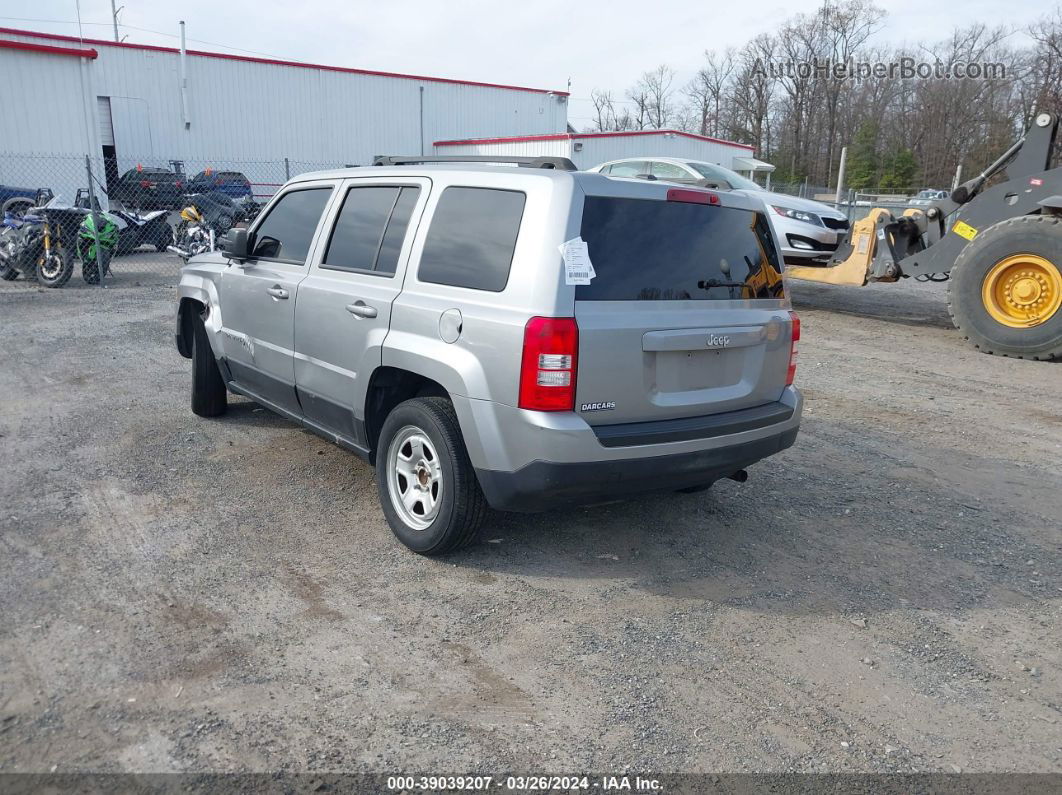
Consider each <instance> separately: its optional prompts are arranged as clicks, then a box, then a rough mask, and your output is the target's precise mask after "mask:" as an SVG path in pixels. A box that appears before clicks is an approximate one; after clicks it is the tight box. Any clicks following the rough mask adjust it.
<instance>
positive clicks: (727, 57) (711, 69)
mask: <svg viewBox="0 0 1062 795" xmlns="http://www.w3.org/2000/svg"><path fill="white" fill-rule="evenodd" d="M733 73H734V50H733V49H732V48H727V49H726V50H725V51H724V52H723V53H717V52H716V51H715V50H705V52H704V66H702V67H701V68H700V69H699V70H697V74H696V75H694V77H693V79H692V80H691V81H690V82H689V83H687V84H686V87H685V88H684V89H683V94H685V96H686V98H687V100H688V105H687V115H688V116H689V117H690V119H691V120H692V119H696V121H697V128H696V130H694V132H698V133H700V134H701V135H711V136H719V135H720V134H721V133H720V130H721V128H722V125H723V120H722V110H723V103H724V98H725V96H726V91H727V88H728V87H729V84H730V77H731V75H732V74H733Z"/></svg>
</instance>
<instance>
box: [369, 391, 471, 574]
mask: <svg viewBox="0 0 1062 795" xmlns="http://www.w3.org/2000/svg"><path fill="white" fill-rule="evenodd" d="M410 429H412V433H413V437H414V438H416V437H417V436H418V435H419V436H420V437H422V438H423V439H426V440H427V442H428V445H427V446H428V447H429V448H431V450H433V451H434V454H433V455H431V456H430V457H429V456H428V454H427V453H425V452H424V446H423V445H421V446H420V447H419V449H418V447H417V444H416V443H415V442H414V441H413V439H409V440H408V441H407V437H408V435H409V434H410V433H411V430H410ZM404 442H405V443H404ZM402 451H406V452H407V453H411V454H412V455H411V456H410V457H411V458H412V459H417V460H415V461H411V462H410V464H411V465H416V464H418V463H421V462H425V461H426V462H427V465H428V469H430V470H433V471H434V472H435V475H434V477H433V476H432V474H431V473H430V472H429V473H427V478H428V480H429V481H430V483H429V485H427V487H426V490H425V491H422V492H421V495H422V500H421V503H420V504H421V506H422V511H421V512H422V513H423V514H425V515H426V516H427V515H428V514H429V513H430V511H429V510H425V508H426V506H427V504H428V502H430V500H429V499H428V498H427V496H426V495H428V494H430V493H432V489H433V488H434V485H435V484H436V483H438V485H439V490H438V493H437V495H436V499H435V503H436V505H437V508H436V509H435V512H434V515H433V516H432V518H431V520H430V521H429V522H426V523H425V524H424V526H419V527H418V526H414V524H411V523H410V520H409V519H407V518H405V517H406V515H410V514H412V515H413V516H414V518H416V517H415V515H416V508H415V507H414V509H413V511H412V512H410V511H409V510H408V509H400V508H397V507H396V502H397V503H399V504H402V492H401V491H400V489H401V486H402V483H401V480H402V477H401V476H400V475H398V474H397V471H396V470H397V467H398V463H399V462H398V454H399V453H400V452H402ZM432 460H434V462H435V464H436V466H435V467H431V461H432ZM392 470H395V472H394V476H393V477H389V475H390V474H392ZM405 482H406V487H407V489H409V488H414V483H413V482H412V481H411V480H410V479H409V478H406V479H405ZM421 482H422V483H423V481H421ZM376 486H377V489H378V490H379V494H380V507H381V508H382V509H383V513H384V516H385V517H386V518H387V524H388V525H390V527H391V531H392V532H393V533H394V534H395V536H396V537H397V538H398V540H399V541H401V542H402V543H403V544H405V545H406V546H407V547H409V548H410V549H411V550H413V551H414V552H417V553H419V554H421V555H442V554H445V553H447V552H452V551H454V550H456V549H460V548H461V547H463V546H466V545H468V544H470V543H471V542H472V541H473V540H474V539H475V537H476V534H477V533H478V532H479V528H480V526H481V525H482V524H483V521H484V520H485V519H486V518H487V516H488V514H489V512H490V507H489V506H488V505H487V500H486V498H485V497H484V496H483V491H482V490H481V489H480V487H479V481H478V480H477V479H476V473H475V470H473V469H472V462H471V461H469V460H468V451H467V450H466V449H465V442H464V439H463V438H462V436H461V428H460V426H459V425H458V423H457V415H456V414H455V413H454V407H453V405H452V404H451V403H450V401H449V400H447V399H446V398H443V397H424V398H414V399H412V400H407V401H405V402H404V403H400V404H399V405H398V406H396V407H395V408H394V409H393V410H392V411H391V413H390V414H388V415H387V419H386V420H385V421H384V424H383V428H382V429H381V430H380V439H379V444H378V447H377V454H376ZM421 488H424V487H423V486H422V487H421ZM393 489H394V490H395V491H394V494H395V496H394V498H393V494H392V490H393ZM410 499H416V495H414V496H413V497H411V498H410Z"/></svg>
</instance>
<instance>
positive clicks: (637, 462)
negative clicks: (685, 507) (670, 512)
mask: <svg viewBox="0 0 1062 795" xmlns="http://www.w3.org/2000/svg"><path fill="white" fill-rule="evenodd" d="M798 430H799V429H797V428H793V429H791V430H788V431H784V432H783V433H778V434H773V435H771V436H767V437H765V438H762V439H757V440H756V441H753V442H745V443H742V444H737V445H731V446H728V447H721V448H715V449H711V450H701V451H699V452H696V453H678V454H675V455H667V456H655V457H653V458H630V459H623V460H620V461H590V462H586V463H581V464H556V463H552V462H548V461H535V462H534V463H531V464H528V465H527V466H525V467H522V468H521V469H519V470H517V471H516V472H494V471H490V470H477V471H476V474H477V475H478V476H479V483H480V486H481V487H482V489H483V493H484V495H486V497H487V501H488V502H489V503H490V504H491V506H492V507H494V508H497V509H498V510H503V511H519V512H524V513H532V512H535V511H544V510H547V509H549V508H556V507H559V506H562V505H578V504H586V503H592V502H603V501H606V500H609V499H619V498H622V497H628V496H630V495H632V494H636V493H643V492H649V491H663V490H669V491H674V490H676V489H682V488H686V487H688V486H700V485H707V484H709V483H712V482H714V481H716V480H719V479H720V478H725V477H727V476H728V475H731V474H733V473H734V472H737V471H738V470H740V469H744V468H745V467H747V466H751V465H752V464H754V463H756V462H757V461H760V460H762V459H764V458H766V457H767V456H770V455H774V454H775V453H778V452H781V451H782V450H785V449H786V448H787V447H790V446H792V444H793V442H794V441H796V437H797V432H798Z"/></svg>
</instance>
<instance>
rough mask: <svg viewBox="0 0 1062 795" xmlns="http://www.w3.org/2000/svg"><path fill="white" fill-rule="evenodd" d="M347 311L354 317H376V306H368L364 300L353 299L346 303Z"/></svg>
mask: <svg viewBox="0 0 1062 795" xmlns="http://www.w3.org/2000/svg"><path fill="white" fill-rule="evenodd" d="M347 311H348V312H350V314H352V315H354V317H376V307H374V306H369V305H368V304H366V303H365V302H364V301H355V302H354V303H353V304H347Z"/></svg>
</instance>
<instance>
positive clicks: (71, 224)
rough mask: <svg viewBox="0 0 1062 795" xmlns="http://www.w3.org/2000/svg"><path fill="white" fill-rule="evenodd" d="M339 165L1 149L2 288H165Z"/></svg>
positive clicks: (870, 201) (871, 203) (843, 207)
mask: <svg viewBox="0 0 1062 795" xmlns="http://www.w3.org/2000/svg"><path fill="white" fill-rule="evenodd" d="M347 165H353V164H350V163H338V162H311V161H306V160H293V159H290V158H279V159H276V160H254V161H252V160H238V159H227V158H209V159H195V160H192V159H188V160H178V159H166V158H160V157H157V156H152V157H134V156H128V157H127V156H120V157H119V156H113V157H108V156H86V155H49V154H26V153H12V152H0V208H2V220H0V290H12V289H20V288H26V287H31V288H38V289H43V288H58V287H63V288H67V289H85V288H98V287H109V286H118V285H134V286H136V285H145V284H173V283H174V282H175V281H176V279H177V274H178V271H179V269H180V267H181V265H183V264H184V259H186V258H187V256H189V255H193V254H196V253H201V252H202V251H207V250H210V248H211V247H213V246H215V245H216V244H217V241H218V240H219V239H220V237H221V236H222V235H223V234H224V233H225V232H226V231H228V229H230V228H231V227H233V226H237V225H240V224H247V223H249V222H250V221H252V220H253V219H254V218H255V216H256V215H257V213H258V212H259V211H260V210H261V208H262V206H263V205H264V204H265V203H266V202H267V201H268V200H269V198H270V197H271V196H272V195H273V194H274V193H276V191H277V190H278V189H279V188H280V187H281V186H282V185H283V184H284V183H285V182H287V181H288V180H289V179H291V178H292V177H294V176H297V175H299V174H304V173H307V172H311V171H321V170H325V169H331V168H338V167H343V166H347ZM771 190H772V191H774V192H776V193H783V194H788V195H792V196H797V197H800V198H804V199H810V200H812V201H818V202H821V203H823V204H827V205H829V206H831V207H836V208H837V209H838V210H840V211H841V212H843V213H845V214H846V215H847V216H848V218H849V219H850V220H853V221H854V220H856V219H858V218H862V217H863V216H865V215H866V214H867V213H868V212H869V211H870V209H872V208H874V207H885V208H887V209H890V210H892V211H893V212H894V213H895V214H897V215H899V214H900V213H902V212H903V211H904V210H905V209H907V208H908V207H912V206H918V203H919V202H920V201H923V200H925V201H924V203H926V204H928V201H931V200H932V199H933V198H935V196H933V197H924V196H920V195H919V194H920V193H921V192H922V191H921V190H919V189H916V188H914V187H912V188H910V189H909V190H905V191H896V190H884V189H878V190H865V191H855V190H846V191H844V192H843V194H842V196H841V201H840V202H838V201H837V200H836V199H837V197H836V189H832V188H829V187H827V186H821V185H819V186H816V185H810V184H808V183H806V182H795V183H773V184H772V185H771ZM934 194H935V192H934ZM926 199H928V200H926ZM101 274H102V275H101Z"/></svg>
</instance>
